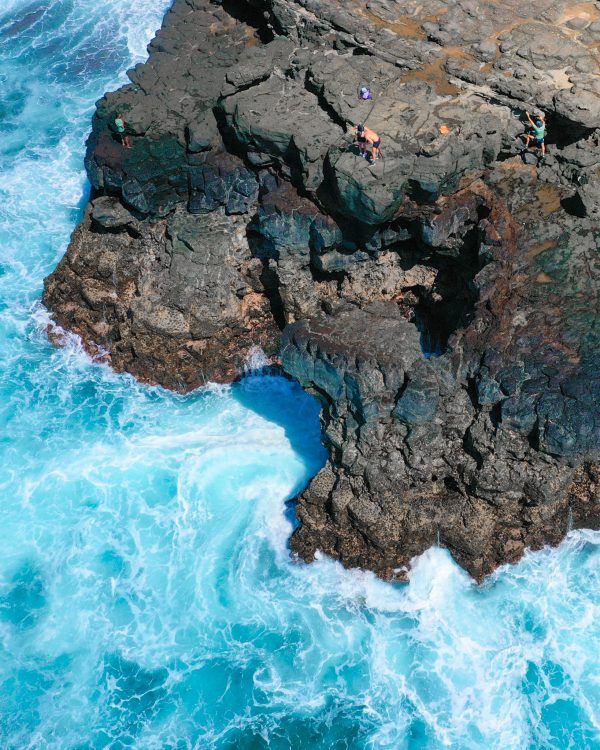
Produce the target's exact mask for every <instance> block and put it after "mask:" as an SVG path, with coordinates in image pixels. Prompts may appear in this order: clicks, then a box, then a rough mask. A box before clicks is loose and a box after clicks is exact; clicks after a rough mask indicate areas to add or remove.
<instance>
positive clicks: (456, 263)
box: [396, 206, 489, 359]
mask: <svg viewBox="0 0 600 750" xmlns="http://www.w3.org/2000/svg"><path fill="white" fill-rule="evenodd" d="M478 213H479V216H478V219H479V221H480V220H481V219H483V218H485V217H486V216H487V214H488V213H489V212H488V210H487V208H486V207H485V206H481V207H480V209H479V212H478ZM478 226H479V225H478V223H477V224H474V223H468V224H467V225H464V226H463V227H462V228H461V229H460V230H459V234H458V235H457V236H453V237H450V238H448V240H449V244H450V245H451V246H450V247H430V246H428V245H426V244H424V243H423V242H422V241H421V242H419V241H417V242H415V241H414V240H409V241H407V242H404V243H402V244H401V245H400V246H399V247H398V248H396V251H397V252H398V253H399V254H400V255H401V257H402V258H403V261H404V260H405V262H406V265H405V267H406V269H407V271H408V272H410V271H411V270H414V269H416V268H418V267H423V268H425V269H428V271H429V274H430V276H431V277H433V278H432V280H431V281H430V283H428V284H425V283H423V284H419V283H417V284H414V285H412V286H410V287H407V288H406V289H404V290H403V291H402V293H401V294H400V295H399V296H398V298H397V302H398V304H399V306H400V308H401V310H402V312H403V314H404V315H405V317H406V318H407V320H410V321H411V322H412V323H414V324H415V326H416V327H417V329H418V331H419V333H420V338H421V349H422V351H423V355H424V356H425V357H426V358H428V359H429V358H431V357H439V356H441V355H443V354H444V353H445V352H446V351H447V349H448V342H449V340H450V338H451V336H452V335H453V334H454V333H456V332H457V331H458V330H460V329H462V328H465V327H466V326H468V325H469V324H470V323H471V321H472V320H473V317H474V313H475V306H476V303H477V301H478V299H479V290H478V288H477V285H476V284H475V282H474V278H475V276H476V274H477V273H478V272H479V271H480V270H481V268H482V267H483V266H484V265H485V261H484V260H482V258H481V256H480V233H479V228H478ZM412 231H413V232H415V227H414V226H413V229H412ZM403 265H404V263H403Z"/></svg>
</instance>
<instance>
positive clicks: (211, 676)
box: [0, 0, 600, 750]
mask: <svg viewBox="0 0 600 750" xmlns="http://www.w3.org/2000/svg"><path fill="white" fill-rule="evenodd" d="M166 4H167V3H166V2H165V1H164V0H145V2H144V3H137V4H135V3H133V4H132V3H126V2H124V0H97V2H95V3H89V2H84V0H46V1H40V2H25V1H24V0H8V2H6V0H5V2H4V3H3V6H2V10H0V42H1V44H0V83H1V86H0V173H1V174H0V313H1V316H0V371H1V379H0V425H1V430H0V456H1V464H0V465H1V471H0V502H1V512H2V523H1V524H0V747H2V748H3V750H13V749H14V750H21V749H24V748H32V749H35V750H45V749H50V748H52V749H53V750H54V749H56V750H92V749H95V748H112V749H113V750H117V749H121V748H126V747H127V748H136V749H137V750H154V749H155V750H165V749H170V750H184V749H186V750H187V749H189V748H202V750H204V749H206V748H215V749H216V748H218V749H219V750H221V749H225V748H236V749H238V748H239V749H241V750H250V749H252V750H255V749H256V748H274V749H275V750H279V749H280V748H281V749H283V748H298V749H299V748H322V749H323V750H332V749H333V750H337V749H340V750H341V749H342V748H343V749H354V748H356V749H357V750H358V749H361V748H382V749H383V748H390V749H393V750H404V749H406V750H408V749H410V750H416V749H417V748H427V749H432V750H435V749H437V748H454V749H456V750H467V749H470V748H498V750H500V749H502V750H509V749H514V750H523V748H528V749H530V750H533V749H534V748H536V749H537V748H553V749H554V748H561V749H562V748H573V749H581V748H598V747H600V734H599V727H600V709H599V706H600V681H599V679H598V674H599V673H600V669H599V667H600V664H599V661H600V657H599V654H600V612H599V606H598V596H599V594H600V535H599V534H594V533H591V532H575V533H572V534H570V535H569V537H568V539H567V540H566V541H565V543H564V544H563V545H562V546H561V547H560V548H559V549H557V550H552V551H543V552H541V553H537V554H535V555H528V556H527V557H526V558H525V560H524V561H523V562H522V563H521V564H519V565H518V566H515V567H512V568H506V569H503V570H501V571H499V572H498V573H497V574H496V575H495V576H493V577H492V578H490V579H489V580H488V581H487V582H486V584H485V585H484V586H482V587H477V586H475V585H474V584H473V583H472V582H471V581H470V580H469V578H468V577H467V576H466V575H465V574H464V573H463V572H462V571H461V570H460V569H459V568H458V567H457V566H456V565H455V564H454V563H453V562H452V560H451V559H450V557H449V556H448V554H447V553H446V552H445V551H444V550H443V549H439V548H434V549H432V550H430V551H429V552H427V553H426V554H425V555H423V556H422V557H421V558H420V559H419V560H417V561H416V562H415V566H414V571H413V573H412V576H411V582H410V584H409V585H405V586H391V585H389V584H386V583H383V582H381V581H378V580H377V579H376V578H374V577H373V576H372V575H371V574H369V573H361V572H357V571H345V570H344V569H342V568H341V567H340V566H339V565H338V564H336V563H333V562H332V561H329V560H325V559H321V560H319V561H317V562H316V563H315V564H313V565H311V566H305V565H302V564H298V563H294V562H292V561H291V560H290V558H289V555H288V551H287V539H288V537H289V534H290V532H291V529H292V520H291V518H292V514H291V513H290V511H289V509H287V508H286V504H285V501H286V500H287V499H289V498H291V497H293V496H294V494H295V493H296V492H297V491H298V490H299V489H300V488H301V487H303V486H304V485H305V484H306V482H307V481H308V480H309V478H310V477H311V476H312V475H313V474H314V473H315V472H316V471H317V470H318V469H319V467H320V466H321V465H322V463H323V461H324V452H323V449H322V447H321V445H320V442H319V424H318V407H317V405H316V403H315V402H314V401H313V400H312V399H310V398H308V397H307V396H306V395H305V394H303V393H302V392H301V390H300V389H299V388H298V387H297V386H296V385H294V384H293V383H290V382H289V381H287V380H284V379H282V378H277V377H259V376H253V377H249V378H248V379H246V380H245V381H243V382H242V383H241V384H239V385H237V386H235V387H232V388H216V387H215V388H208V389H205V390H203V391H199V392H196V393H194V394H191V395H188V396H186V397H181V396H176V395H173V394H169V393H167V392H165V391H163V390H161V389H156V388H148V387H144V386H141V385H139V384H137V383H135V382H134V381H133V380H132V379H131V378H129V377H126V376H117V375H115V374H113V373H111V372H110V371H109V370H108V368H106V367H105V366H103V365H98V364H94V363H93V362H91V361H90V359H89V358H88V357H87V356H86V355H85V354H83V353H82V351H81V349H80V347H79V346H78V343H77V341H76V339H72V340H71V341H70V342H69V344H68V345H67V346H66V347H65V348H63V349H60V350H57V349H54V348H53V347H52V346H50V344H49V343H48V341H47V339H46V336H45V333H44V331H45V326H46V324H47V320H48V319H47V315H46V313H45V312H44V310H43V309H42V308H41V307H40V305H39V302H38V300H39V298H40V295H41V288H42V280H43V277H44V276H45V275H46V274H47V273H49V272H50V271H51V270H52V269H53V267H54V266H55V264H56V263H57V261H58V260H59V258H60V257H61V256H62V254H63V252H64V250H65V248H66V245H67V242H68V238H69V234H70V232H71V231H72V229H73V227H74V226H75V224H76V222H77V220H78V218H79V216H80V214H81V207H82V205H83V203H84V201H85V195H86V182H85V175H84V173H83V170H82V160H83V151H84V140H85V135H86V132H87V129H88V127H89V121H90V116H91V113H92V110H93V103H94V101H95V100H96V99H97V98H98V97H99V96H100V95H101V94H102V93H103V91H104V90H105V89H107V88H111V87H115V86H116V85H118V84H119V83H121V82H123V81H124V80H125V78H124V71H125V69H126V68H127V67H128V66H129V65H130V64H132V63H133V62H136V61H139V60H140V59H143V57H144V55H145V45H146V43H147V41H148V40H149V39H150V37H151V35H152V33H153V32H154V30H155V29H156V28H157V26H158V25H159V23H160V18H161V15H162V13H163V11H164V10H165V7H166Z"/></svg>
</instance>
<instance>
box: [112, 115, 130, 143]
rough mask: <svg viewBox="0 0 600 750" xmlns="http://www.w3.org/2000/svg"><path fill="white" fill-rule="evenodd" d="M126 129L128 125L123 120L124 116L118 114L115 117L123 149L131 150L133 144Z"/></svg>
mask: <svg viewBox="0 0 600 750" xmlns="http://www.w3.org/2000/svg"><path fill="white" fill-rule="evenodd" d="M126 127H127V123H126V122H125V120H124V119H123V115H121V114H117V116H116V117H115V128H116V131H117V134H118V136H119V138H120V139H121V144H122V146H123V148H131V143H130V142H129V136H128V135H127V130H126Z"/></svg>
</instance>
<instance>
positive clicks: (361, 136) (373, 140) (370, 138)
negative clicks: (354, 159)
mask: <svg viewBox="0 0 600 750" xmlns="http://www.w3.org/2000/svg"><path fill="white" fill-rule="evenodd" d="M356 140H357V141H358V148H359V150H360V155H361V156H362V157H363V158H364V159H368V160H369V162H370V163H371V164H374V163H375V162H376V161H377V159H378V158H379V155H380V153H381V138H380V137H379V136H378V135H377V133H376V132H375V131H374V130H371V128H367V127H366V126H365V125H357V126H356ZM369 145H370V146H371V153H370V154H369V151H368V147H369Z"/></svg>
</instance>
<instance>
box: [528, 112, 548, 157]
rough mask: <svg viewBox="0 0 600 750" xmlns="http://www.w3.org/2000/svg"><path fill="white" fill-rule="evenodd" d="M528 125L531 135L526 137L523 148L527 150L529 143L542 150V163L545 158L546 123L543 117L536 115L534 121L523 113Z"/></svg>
mask: <svg viewBox="0 0 600 750" xmlns="http://www.w3.org/2000/svg"><path fill="white" fill-rule="evenodd" d="M525 114H526V115H527V119H528V120H529V124H530V125H531V131H532V132H531V133H529V134H528V136H527V143H526V144H525V148H529V144H530V143H531V141H533V142H534V143H535V145H536V146H539V148H540V149H541V150H542V161H543V160H544V159H545V158H546V121H545V119H544V115H536V116H535V120H533V119H532V117H531V115H530V114H529V112H525Z"/></svg>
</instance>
